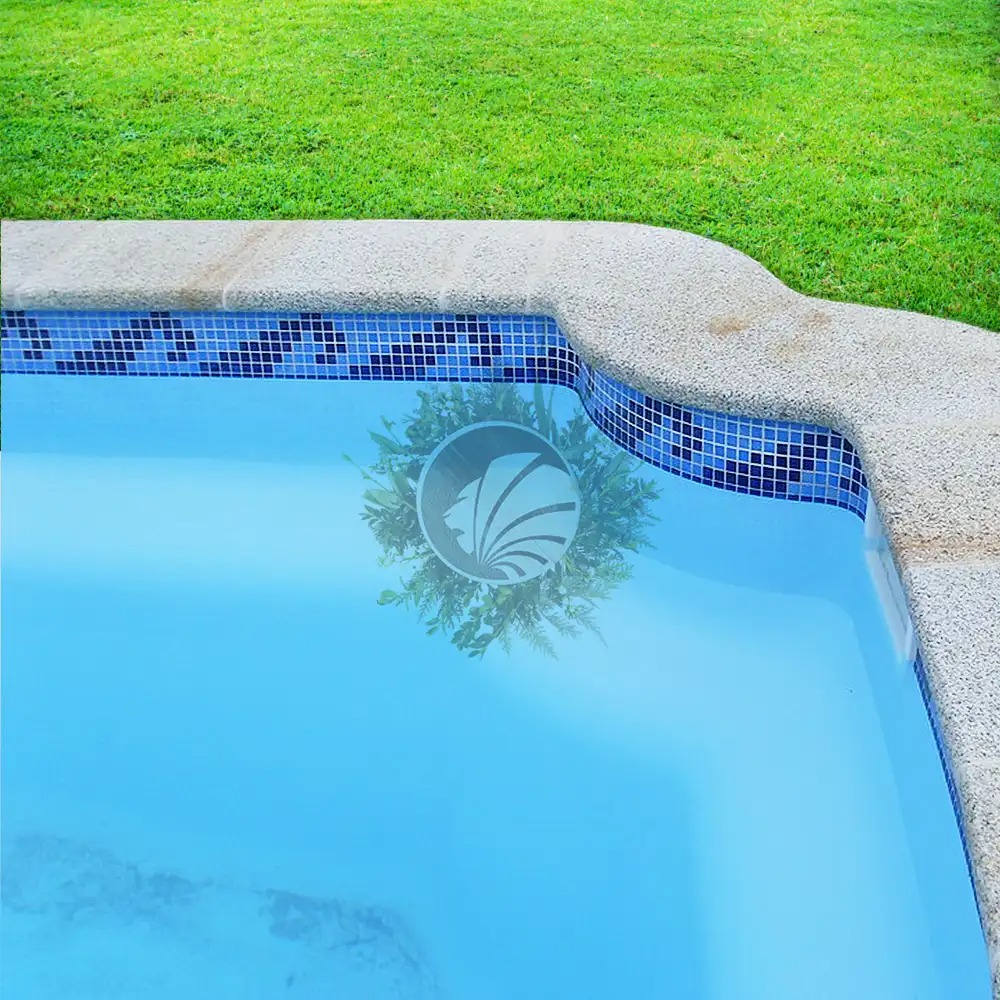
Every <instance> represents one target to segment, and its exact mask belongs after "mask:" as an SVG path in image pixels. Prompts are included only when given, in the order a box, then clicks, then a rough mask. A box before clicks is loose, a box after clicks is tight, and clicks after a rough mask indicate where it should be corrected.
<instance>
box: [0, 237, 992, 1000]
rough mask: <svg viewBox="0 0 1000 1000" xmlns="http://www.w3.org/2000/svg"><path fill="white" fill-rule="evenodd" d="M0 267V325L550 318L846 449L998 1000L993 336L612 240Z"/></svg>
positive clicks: (142, 254)
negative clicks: (923, 696) (949, 769)
mask: <svg viewBox="0 0 1000 1000" xmlns="http://www.w3.org/2000/svg"><path fill="white" fill-rule="evenodd" d="M2 253H3V262H2V263H3V271H2V293H0V294H2V303H3V307H4V308H5V309H102V310H121V309H164V310H168V309H183V310H193V309H199V310H231V311H253V310H298V311H341V312H448V313H456V312H457V313H474V312H475V313H479V312H488V313H493V314H497V313H507V314H519V315H520V314H534V315H546V316H551V317H552V318H553V319H555V320H556V321H557V323H558V324H559V326H560V328H561V329H562V331H563V332H564V333H565V335H566V336H567V338H568V339H569V340H570V341H571V343H572V344H573V346H574V347H575V348H576V349H577V351H578V352H579V353H580V355H581V356H582V357H583V358H584V360H586V361H588V362H590V363H591V364H593V365H595V366H596V367H598V368H600V369H602V370H604V371H606V372H607V373H608V374H610V375H613V376H615V377H616V378H618V379H621V380H622V381H624V382H627V383H629V384H631V385H633V386H635V387H636V388H637V389H640V390H642V391H643V392H646V393H648V394H649V395H651V396H655V397H658V398H660V399H664V400H667V401H670V402H676V403H684V404H688V405H693V406H700V407H704V408H707V409H714V410H720V411H726V412H731V413H739V414H743V415H747V416H756V417H771V418H775V419H784V420H797V421H803V422H810V423H817V424H822V425H825V426H828V427H832V428H833V429H834V430H837V431H839V432H840V433H842V434H844V435H845V436H846V437H848V438H849V439H850V440H851V441H852V442H853V443H854V445H855V446H856V447H857V449H858V451H859V453H860V455H861V458H862V461H863V463H864V468H865V472H866V474H867V477H868V481H869V485H870V487H871V490H872V495H873V497H874V498H875V501H876V503H877V505H878V508H879V512H880V514H881V517H882V520H883V522H884V524H885V530H886V533H887V536H888V539H889V543H890V546H891V549H892V552H893V556H894V558H895V561H896V564H897V566H898V567H899V569H900V571H901V576H902V579H903V582H904V585H905V587H906V589H907V594H908V600H909V604H910V611H911V614H912V616H913V619H914V621H915V623H916V627H917V633H918V636H919V638H920V642H921V646H922V648H923V652H924V661H925V668H926V671H927V675H928V679H929V684H930V688H931V691H932V694H933V697H934V699H935V703H936V706H937V709H938V713H939V715H940V723H941V730H942V732H943V735H944V739H945V742H946V744H947V747H948V751H949V754H950V757H951V760H952V766H953V777H954V781H955V785H956V788H957V791H958V796H959V801H960V805H961V809H962V813H963V817H964V818H963V822H964V825H965V832H966V836H967V840H968V844H969V850H970V854H971V858H972V862H973V868H974V878H975V883H976V890H977V895H978V900H979V905H980V912H981V915H982V918H983V925H984V929H985V932H986V937H987V942H988V946H989V949H990V955H991V959H992V963H993V976H994V997H995V998H996V1000H1000V334H995V333H991V332H989V331H986V330H982V329H979V328H977V327H972V326H967V325H964V324H961V323H955V322H952V321H949V320H942V319H935V318H933V317H929V316H923V315H918V314H916V313H906V312H899V311H895V310H889V309H876V308H871V307H867V306H860V305H851V304H846V303H839V302H827V301H824V300H821V299H814V298H810V297H808V296H805V295H800V294H798V293H797V292H793V291H792V290H791V289H789V288H787V287H786V286H785V285H783V284H782V283H781V282H780V281H779V280H778V279H777V278H775V277H774V276H773V275H772V274H770V272H768V271H767V270H765V269H764V268H763V267H762V266H761V265H760V264H758V263H756V262H755V261H753V260H751V259H750V258H749V257H747V256H745V255H744V254H742V253H739V252H738V251H736V250H733V249H732V248H730V247H727V246H724V245H723V244H721V243H716V242H713V241H712V240H707V239H704V238H702V237H699V236H693V235H691V234H689V233H683V232H678V231H676V230H668V229H657V228H653V227H649V226H639V225H632V224H626V223H600V222H417V221H377V222H353V221H348V222H4V223H3V224H2ZM956 1000H958V998H956Z"/></svg>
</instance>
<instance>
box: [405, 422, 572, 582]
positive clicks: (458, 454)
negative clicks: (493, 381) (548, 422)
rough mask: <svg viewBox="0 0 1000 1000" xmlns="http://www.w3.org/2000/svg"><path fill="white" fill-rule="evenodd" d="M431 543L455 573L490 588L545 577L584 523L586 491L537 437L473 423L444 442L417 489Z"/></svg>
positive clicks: (501, 426)
mask: <svg viewBox="0 0 1000 1000" xmlns="http://www.w3.org/2000/svg"><path fill="white" fill-rule="evenodd" d="M417 515H418V517H419V519H420V526H421V528H422V529H423V532H424V535H425V536H426V538H427V541H428V542H429V543H430V545H431V548H432V549H433V550H434V551H435V552H436V553H437V555H438V556H439V557H440V558H441V559H442V560H443V561H444V562H445V563H446V564H447V565H448V566H450V567H451V568H452V569H453V570H455V571H456V572H458V573H461V574H462V575H463V576H466V577H468V578H469V579H471V580H477V581H480V582H482V583H488V584H491V585H497V584H505V583H520V582H522V581H524V580H530V579H532V578H534V577H537V576H541V574H542V573H545V572H546V571H547V570H549V569H551V568H552V566H553V565H554V564H555V563H556V562H557V561H558V560H559V559H561V558H562V557H563V556H564V555H565V554H566V550H567V549H568V548H569V546H570V543H571V542H572V541H573V536H574V535H575V534H576V530H577V527H578V525H579V523H580V487H579V485H578V484H577V481H576V478H575V477H574V476H573V473H572V472H571V470H570V468H569V466H568V465H567V464H566V462H565V461H564V460H563V458H562V456H561V455H560V454H559V453H558V452H557V451H556V450H555V448H553V447H552V445H551V444H550V443H549V442H548V441H547V440H546V439H545V438H544V437H542V435H541V434H539V433H537V431H534V430H532V429H531V428H530V427H523V426H521V425H520V424H509V423H500V422H491V423H482V424H474V425H472V426H471V427H465V428H463V429H462V430H460V431H458V432H457V433H456V434H452V435H451V436H450V437H448V438H446V439H445V440H444V441H442V442H441V444H440V445H438V447H437V448H436V449H435V450H434V452H433V454H432V455H431V456H430V458H429V459H428V460H427V463H426V464H425V465H424V468H423V471H422V472H421V474H420V481H419V483H418V484H417Z"/></svg>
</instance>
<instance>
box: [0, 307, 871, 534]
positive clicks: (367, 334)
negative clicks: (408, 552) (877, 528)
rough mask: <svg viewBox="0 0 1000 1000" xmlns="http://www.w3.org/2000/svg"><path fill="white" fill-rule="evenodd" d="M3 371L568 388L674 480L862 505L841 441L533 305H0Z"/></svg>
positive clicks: (860, 480)
mask: <svg viewBox="0 0 1000 1000" xmlns="http://www.w3.org/2000/svg"><path fill="white" fill-rule="evenodd" d="M0 315H2V341H3V352H2V355H3V359H2V370H3V372H4V373H8V374H10V373H15V372H16V373H21V374H45V375H57V374H64V375H125V376H129V375H131V376H182V377H196V376H208V377H229V378H232V377H236V378H291V379H339V380H354V381H364V380H385V379H389V380H402V381H428V382H522V383H525V382H526V383H544V384H550V385H562V386H567V387H569V388H572V389H575V390H576V391H577V392H578V393H579V395H580V397H581V399H582V401H583V404H584V407H585V409H586V410H587V412H588V413H589V414H590V416H591V418H592V419H593V420H594V422H595V424H597V426H598V427H599V428H600V429H601V430H602V431H604V432H605V433H606V434H607V435H608V436H609V437H610V438H611V439H612V440H614V441H615V442H616V443H618V444H619V445H620V446H621V447H623V448H624V449H625V450H626V451H628V452H630V453H631V454H633V455H635V456H637V457H638V458H641V459H642V460H643V461H646V462H649V463H650V464H652V465H655V466H657V467H658V468H661V469H666V470H668V471H670V472H673V473H675V474H677V475H679V476H682V477H684V478H685V479H691V480H694V481H695V482H699V483H707V484H709V485H711V486H717V487H720V488H722V489H727V490H732V491H734V492H737V493H746V494H751V495H754V496H765V497H779V498H784V499H788V500H799V501H805V502H810V503H824V504H832V505H834V506H837V507H843V508H845V509H847V510H851V511H853V512H854V513H855V514H857V515H858V516H859V517H862V518H863V517H864V516H865V508H866V505H867V502H868V484H867V482H866V480H865V477H864V474H863V472H862V469H861V462H860V459H859V458H858V455H857V453H856V452H855V450H854V448H853V446H852V445H851V444H850V442H849V441H847V440H846V439H845V438H844V437H842V436H841V435H840V434H837V433H835V432H833V431H831V430H829V429H827V428H824V427H819V426H815V425H812V424H803V423H794V422H790V421H778V420H763V419H754V418H749V417H740V416H734V415H730V414H723V413H715V412H712V411H709V410H703V409H699V408H697V407H690V406H680V405H677V404H671V403H665V402H662V401H661V400H658V399H654V398H652V397H650V396H647V395H645V394H643V393H641V392H638V391H637V390H635V389H632V388H630V387H628V386H626V385H624V384H623V383H621V382H619V381H617V380H616V379H614V378H611V377H610V376H608V375H605V374H603V373H602V372H600V371H598V370H596V369H594V368H592V367H591V366H590V365H588V364H587V363H586V362H584V361H583V360H582V359H581V358H580V357H579V356H578V355H577V353H576V352H575V351H574V350H573V348H572V347H570V345H569V343H568V342H567V340H566V338H565V336H564V335H563V334H562V332H561V331H560V330H559V328H558V326H557V325H556V323H555V322H554V321H553V320H551V319H548V318H546V317H543V316H498V315H446V314H440V315H429V314H415V313H401V314H378V315H375V314H344V313H298V312H282V313H273V312H272V313H264V312H261V313H256V312H255V313H224V312H164V311H152V312H85V311H78V310H67V311H20V310H16V311H14V310H5V311H3V313H2V314H0Z"/></svg>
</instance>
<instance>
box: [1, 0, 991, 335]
mask: <svg viewBox="0 0 1000 1000" xmlns="http://www.w3.org/2000/svg"><path fill="white" fill-rule="evenodd" d="M0 13H2V38H0V53H2V54H0V109H2V111H0V113H2V115H3V122H2V138H3V142H2V148H0V178H2V180H0V184H2V198H0V212H2V214H3V215H4V216H5V217H17V218H25V217H35V218H37V217H44V218H98V219H105V218H159V219H166V218H261V217H267V218H301V217H313V218H345V217H351V218H376V217H420V218H430V217H438V218H498V219H512V218H520V219H527V218H559V219H582V218H589V219H611V220H633V221H639V222H646V223H652V224H655V225H662V226H675V227H677V228H680V229H687V230H690V231H692V232H696V233H701V234H703V235H706V236H710V237H712V238H714V239H718V240H722V241H723V242H725V243H729V244H731V245H732V246H735V247H738V248H739V249H740V250H743V251H745V252H746V253H748V254H750V255H751V256H753V257H755V258H757V259H758V260H760V261H761V262H763V263H764V264H765V265H766V266H767V267H769V268H770V269H771V270H772V271H773V272H774V273H775V274H777V275H778V276H779V277H781V278H782V279H783V280H785V281H786V282H788V283H789V284H790V285H792V286H793V287H794V288H797V289H799V290H800V291H803V292H808V293H811V294H815V295H820V296H825V297H829V298H834V299H850V300H855V301H861V302H867V303H871V304H876V305H885V306H894V307H897V308H906V309H915V310H918V311H921V312H927V313H934V314H937V315H941V316H947V317H952V318H956V319H963V320H966V321H968V322H972V323H978V324H980V325H983V326H987V327H991V328H993V329H1000V97H998V95H1000V86H998V76H1000V70H998V54H1000V44H998V21H1000V16H998V12H997V7H996V0H605V2H600V0H598V2H584V0H286V2H280V0H268V2H261V0H256V2H254V0H201V2H199V0H117V2H112V0H0Z"/></svg>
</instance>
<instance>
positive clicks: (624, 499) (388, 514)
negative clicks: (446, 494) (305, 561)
mask: <svg viewBox="0 0 1000 1000" xmlns="http://www.w3.org/2000/svg"><path fill="white" fill-rule="evenodd" d="M418 396H419V397H420V405H419V406H418V407H417V409H416V412H415V413H413V414H411V415H410V416H409V417H408V418H407V419H406V420H405V421H404V422H403V429H402V433H401V434H400V433H397V429H396V424H395V423H393V422H392V421H389V420H387V419H385V418H384V417H383V419H382V423H383V425H384V428H385V431H386V433H384V434H382V433H376V432H372V433H371V437H372V440H373V441H374V442H375V444H376V445H377V446H378V450H379V454H378V460H377V461H376V462H375V464H374V465H372V466H371V467H370V468H369V469H367V470H362V472H363V475H364V477H365V479H366V481H367V482H368V483H370V484H371V485H370V488H369V489H367V490H366V491H365V494H364V499H365V510H364V514H363V517H364V519H365V521H366V522H367V523H368V525H369V526H370V527H371V529H372V532H373V534H374V535H375V538H376V540H377V541H378V543H379V544H380V545H381V546H382V548H383V550H384V553H385V556H384V560H383V561H384V562H385V563H403V564H405V565H406V566H407V567H408V568H409V569H410V570H411V572H410V575H409V577H408V578H407V579H405V580H404V581H403V583H402V588H401V589H400V590H398V591H396V590H385V591H383V592H382V594H381V596H380V597H379V603H380V604H397V605H401V606H403V607H412V608H414V609H415V610H416V611H417V613H418V615H419V616H420V618H421V620H422V621H423V622H424V623H425V624H426V625H427V631H428V634H433V633H435V632H438V631H443V632H445V633H446V634H448V635H449V636H450V638H451V641H452V643H453V644H454V645H455V646H456V647H457V648H458V649H461V650H463V651H464V652H467V653H468V654H469V655H470V656H482V655H483V653H485V652H486V649H487V648H488V647H489V646H490V644H491V643H492V642H494V641H498V642H499V643H500V645H501V646H502V647H503V648H504V649H507V650H509V649H510V644H511V640H512V639H513V638H514V637H518V636H519V637H521V638H522V639H524V640H526V641H527V642H529V643H530V644H531V645H532V646H533V647H535V648H536V649H539V650H541V651H543V652H545V653H548V654H550V655H554V653H555V647H554V644H553V641H552V640H553V635H565V636H576V635H579V634H580V633H581V632H583V631H591V632H594V633H598V634H599V632H598V627H597V620H596V615H595V608H596V605H597V602H598V601H599V600H602V599H604V598H607V597H608V596H609V595H610V594H611V592H612V591H613V590H614V589H615V587H616V586H617V585H618V584H619V583H621V582H623V581H624V580H627V579H628V578H629V577H630V576H631V573H632V570H631V567H630V566H629V563H628V560H627V559H626V556H625V553H626V552H635V551H637V550H638V549H639V548H641V547H643V546H646V545H648V544H649V543H648V540H647V539H646V536H645V529H646V527H647V526H648V525H649V524H650V523H651V522H652V521H653V520H654V518H653V515H652V514H651V513H650V512H649V507H650V504H651V502H652V501H653V500H655V499H657V497H658V496H659V491H658V489H657V487H656V485H655V483H654V482H653V481H652V480H649V479H642V478H640V477H639V476H638V475H636V470H637V469H638V468H639V465H640V463H639V462H638V461H636V460H635V459H632V458H631V457H629V456H628V455H627V454H626V453H625V452H623V451H622V450H621V449H620V448H618V447H617V446H616V445H614V444H612V443H611V442H610V441H609V440H608V439H607V438H605V437H604V436H603V435H602V434H601V433H600V432H599V431H598V430H597V429H596V428H595V427H594V425H593V424H592V423H591V421H590V419H589V418H588V417H587V416H586V415H585V414H583V413H582V412H577V413H576V414H574V416H573V417H571V418H570V420H568V421H567V422H565V423H563V424H559V423H557V421H556V420H554V419H553V415H552V396H551V394H550V395H549V398H548V400H546V399H545V395H544V393H543V390H542V388H541V386H536V387H535V391H534V396H533V398H532V399H530V400H528V399H525V398H524V397H523V396H522V395H520V394H519V393H518V392H517V391H516V390H515V389H514V387H513V386H511V385H485V386H461V385H453V386H451V387H450V388H449V389H447V390H437V391H429V390H422V391H420V392H418ZM483 421H508V422H511V423H517V424H522V425H524V426H526V427H531V428H533V429H534V430H536V431H538V432H540V433H541V434H542V435H543V436H544V437H546V438H547V439H548V440H549V441H551V442H552V444H553V445H554V446H555V448H556V449H557V450H558V451H559V453H560V454H561V455H562V456H563V458H564V459H565V461H566V462H567V464H568V465H569V466H570V468H571V469H572V470H573V472H574V474H575V475H576V477H577V480H578V481H579V484H580V494H581V500H582V505H581V512H580V524H579V528H578V529H577V533H576V536H575V538H574V539H573V543H572V545H571V546H570V548H569V551H568V552H567V553H566V555H565V556H564V557H563V558H562V559H561V560H560V561H559V562H557V563H556V564H555V565H554V566H553V568H552V569H551V570H550V571H549V572H547V573H544V574H543V575H542V576H539V577H535V578H534V579H531V580H527V581H525V582H522V583H517V584H513V585H510V586H492V587H491V586H489V585H487V584H484V583H477V582H476V581H474V580H470V579H468V578H466V577H464V576H462V575H461V574H459V573H456V572H454V571H453V570H451V569H450V568H449V567H448V566H446V565H445V564H444V563H443V562H442V561H441V560H440V559H439V558H438V557H437V556H436V555H435V554H434V552H433V550H432V549H431V547H430V545H429V543H428V542H427V539H426V538H425V536H424V533H423V531H422V530H421V527H420V522H419V520H418V517H417V507H416V486H417V480H418V479H419V477H420V471H421V469H422V468H423V465H424V462H425V461H426V460H427V458H428V457H429V456H430V454H431V452H433V451H434V449H435V448H436V447H437V446H438V444H440V443H441V441H443V440H444V439H445V438H446V437H448V436H449V435H451V434H453V433H455V432H456V431H458V430H460V429H462V428H463V427H467V426H469V425H470V424H475V423H480V422H483Z"/></svg>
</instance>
